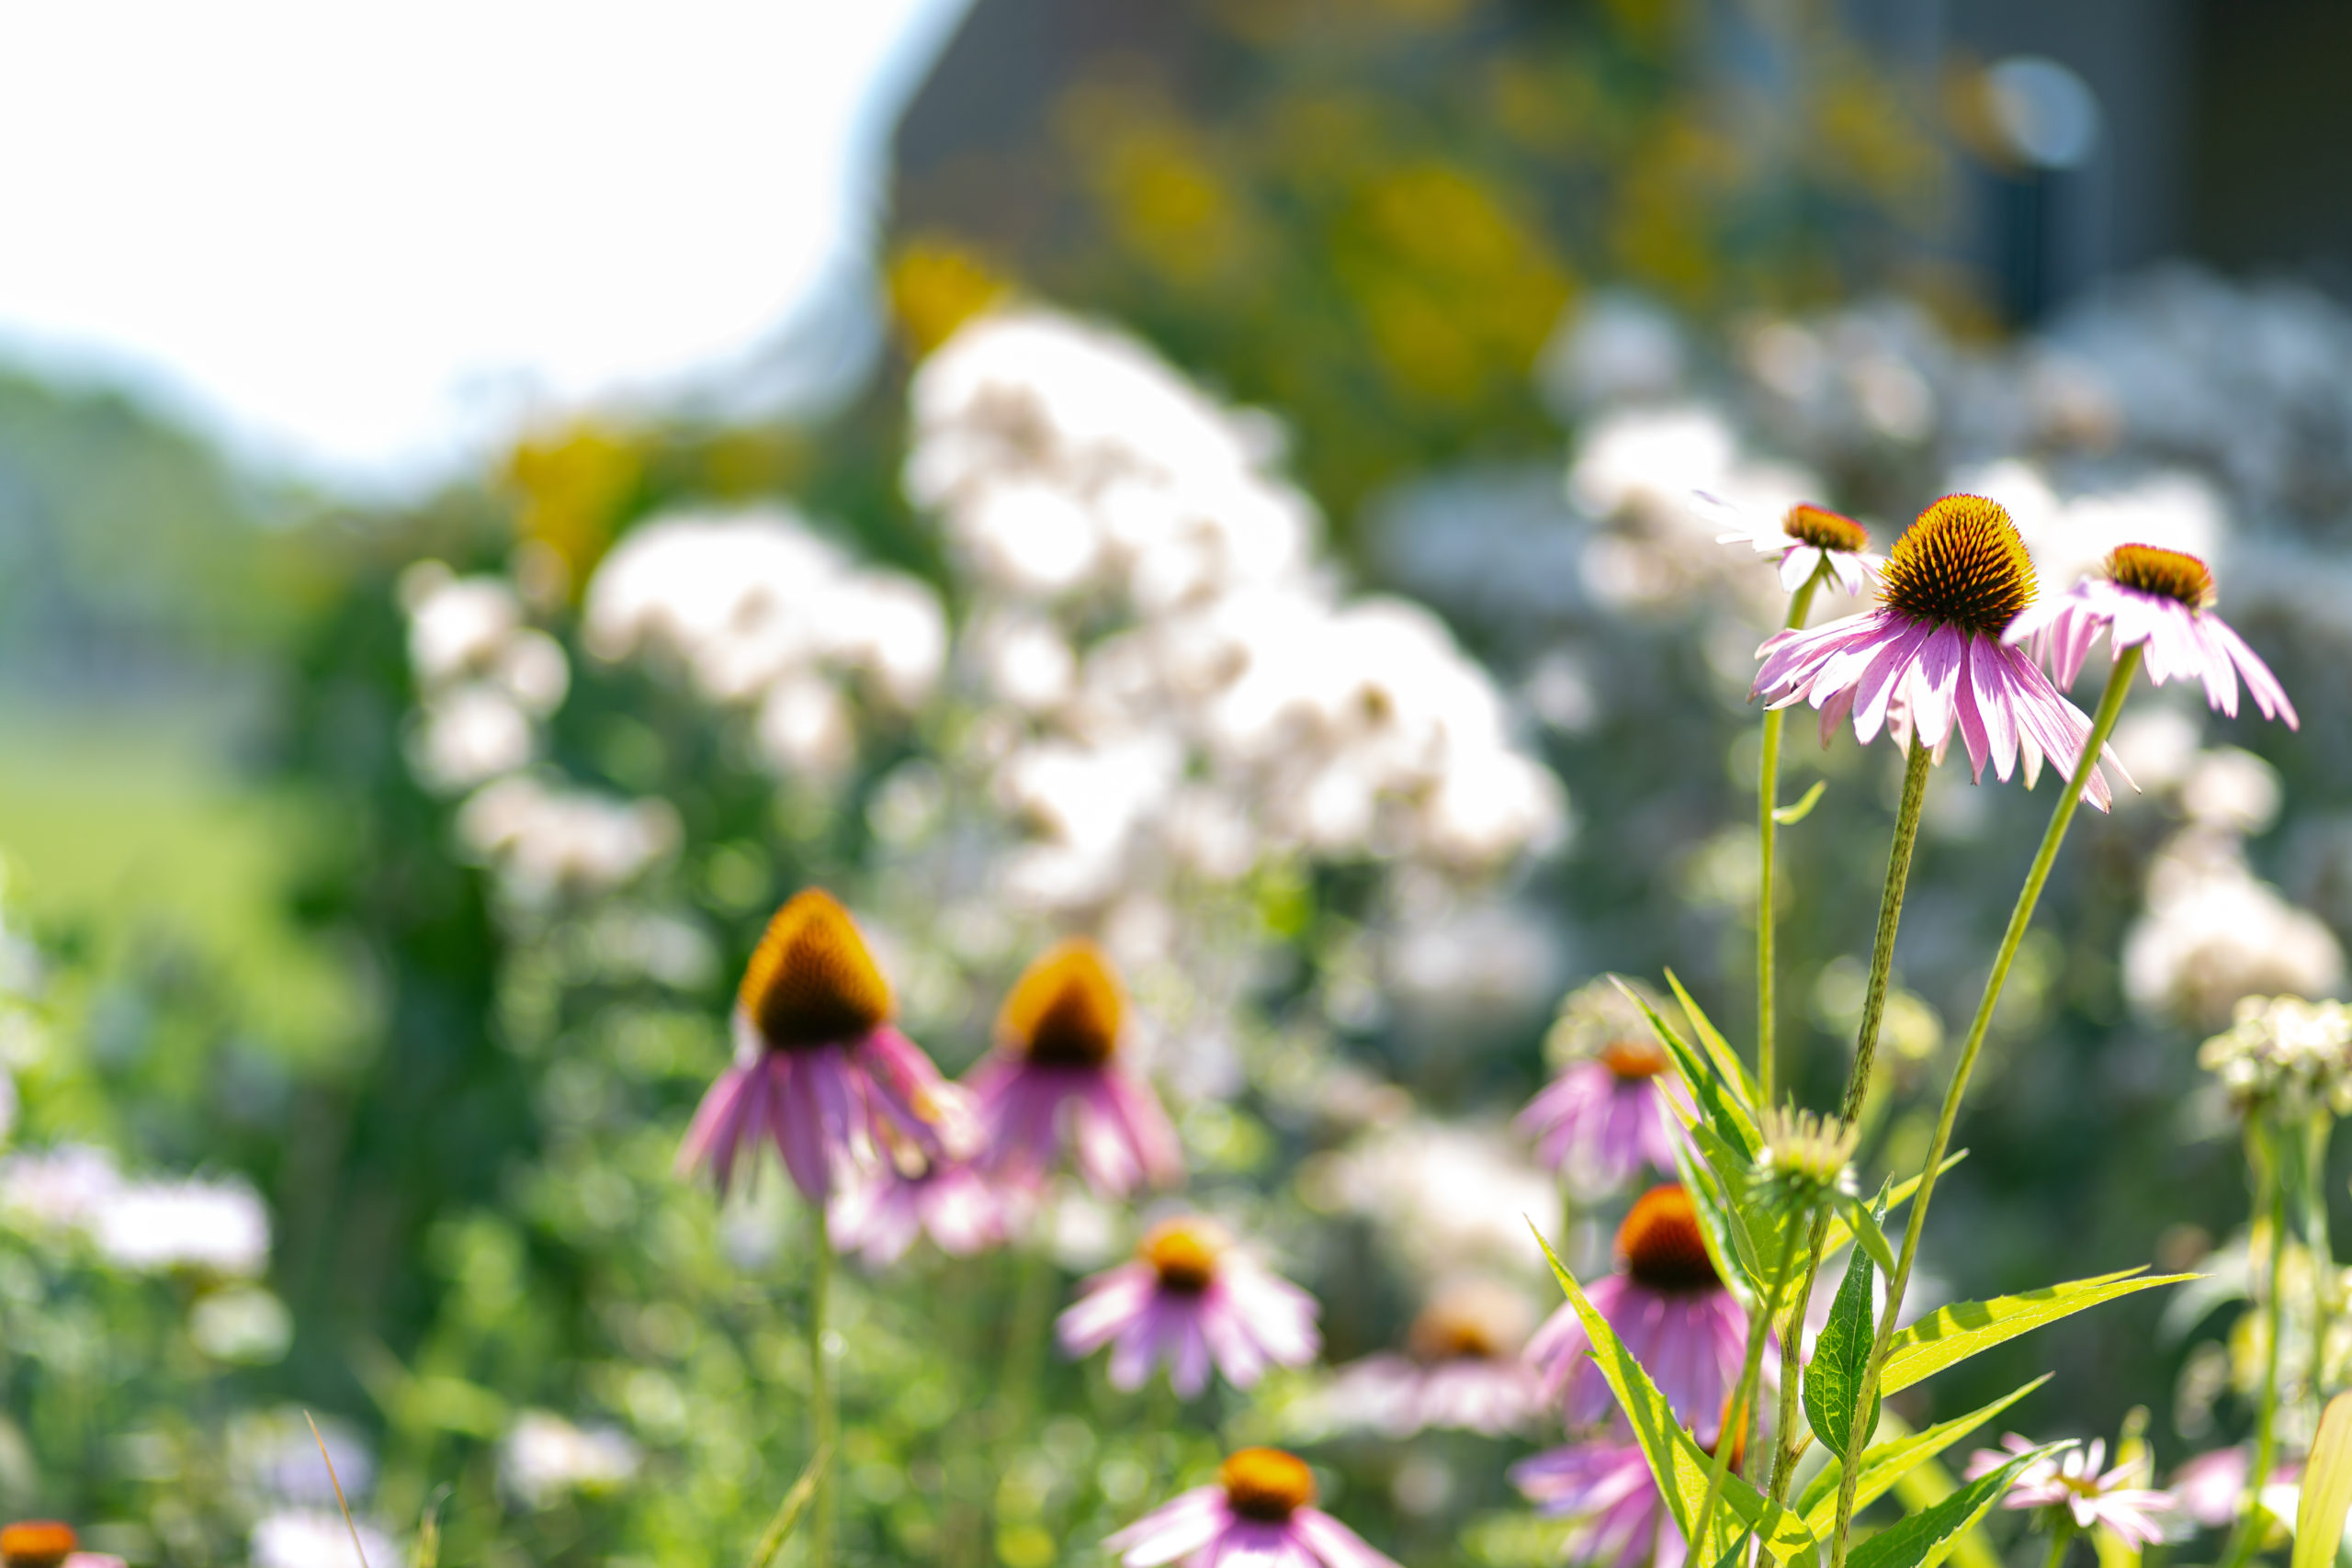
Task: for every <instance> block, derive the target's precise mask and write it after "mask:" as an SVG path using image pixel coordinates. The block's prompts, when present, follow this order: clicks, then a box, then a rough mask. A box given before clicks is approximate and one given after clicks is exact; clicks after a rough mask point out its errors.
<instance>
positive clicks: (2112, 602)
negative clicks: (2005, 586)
mask: <svg viewBox="0 0 2352 1568" xmlns="http://www.w3.org/2000/svg"><path fill="white" fill-rule="evenodd" d="M2212 604H2213V573H2212V572H2211V570H2209V569H2208V568H2207V567H2206V565H2205V563H2204V562H2203V561H2201V560H2199V559H2198V558H2196V557H2195V556H2191V555H2183V554H2182V553H2181V552H2180V551H2178V550H2164V549H2158V548H2156V547H2154V546H2153V545H2120V546H2118V547H2116V549H2115V550H2114V551H2113V552H2112V553H2111V554H2109V556H2108V558H2107V575H2106V576H2105V577H2094V578H2087V579H2086V580H2084V581H2081V582H2078V583H2076V584H2075V586H2074V587H2072V588H2069V589H2068V590H2066V592H2064V593H2061V594H2059V595H2058V596H2057V597H2055V598H2053V599H2048V600H2044V601H2043V602H2042V603H2041V604H2036V605H2034V606H2033V607H2032V608H2030V609H2029V610H2027V611H2025V612H2024V613H2023V614H2022V615H2018V618H2017V619H2016V620H2014V621H2012V622H2010V623H2009V628H2008V630H2007V631H2006V632H2004V633H2002V634H2001V637H2002V640H2003V641H2004V642H2008V643H2030V645H2031V647H2032V649H2033V656H2034V657H2035V658H2036V659H2039V660H2042V661H2044V662H2045V663H2047V664H2048V665H2049V666H2050V672H2051V674H2052V675H2054V676H2056V677H2057V680H2058V683H2059V684H2060V685H2061V686H2071V685H2073V684H2074V683H2075V677H2076V676H2078V675H2080V674H2081V673H2082V672H2083V660H2086V659H2087V658H2089V657H2090V651H2091V645H2092V644H2094V643H2096V642H2097V641H2098V634H2099V633H2100V632H2102V631H2103V632H2106V633H2107V634H2108V646H2109V649H2112V650H2116V651H2120V650H2121V649H2127V648H2144V649H2146V650H2147V652H2146V654H2145V656H2144V658H2145V668H2146V670H2147V671H2148V680H2149V681H2150V682H2152V683H2153V684H2155V685H2158V686H2161V685H2163V684H2164V683H2165V682H2167V681H2172V680H2195V681H2198V682H2201V683H2202V684H2203V685H2204V687H2205V701H2206V703H2207V704H2208V705H2210V706H2211V707H2213V708H2215V709H2217V710H2219V711H2220V712H2222V713H2224V714H2227V715H2228V716H2230V717H2232V718H2235V717H2236V716H2237V715H2238V677H2239V676H2241V675H2243V676H2245V687H2246V690H2247V691H2249V692H2251V693H2252V694H2254V700H2255V704H2256V706H2258V707H2260V708H2261V709H2262V716H2263V717H2265V718H2283V719H2285V720H2286V721H2287V728H2290V729H2296V728H2301V724H2302V720H2301V718H2299V717H2298V716H2296V713H2295V705H2294V704H2292V703H2290V702H2289V701H2288V700H2287V691H2286V688H2285V687H2283V686H2281V685H2279V684H2278V677H2277V676H2275V675H2273V674H2272V673H2271V672H2270V666H2268V665H2267V664H2265V663H2264V662H2263V661H2262V660H2261V657H2260V656H2259V655H2257V654H2256V652H2255V651H2254V649H2250V648H2248V647H2247V646H2246V645H2245V639H2244V638H2243V637H2239V636H2238V634H2237V633H2236V632H2234V631H2232V630H2231V629H2230V626H2229V624H2228V623H2227V622H2225V621H2223V620H2222V617H2221V616H2219V615H2215V614H2213V611H2212Z"/></svg>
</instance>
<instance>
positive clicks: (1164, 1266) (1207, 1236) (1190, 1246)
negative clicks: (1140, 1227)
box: [1136, 1218, 1225, 1295]
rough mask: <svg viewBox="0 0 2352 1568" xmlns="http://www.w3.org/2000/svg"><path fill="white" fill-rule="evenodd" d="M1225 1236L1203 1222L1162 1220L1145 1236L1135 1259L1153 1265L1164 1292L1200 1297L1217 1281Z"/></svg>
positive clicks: (1195, 1220) (1196, 1220) (1194, 1220)
mask: <svg viewBox="0 0 2352 1568" xmlns="http://www.w3.org/2000/svg"><path fill="white" fill-rule="evenodd" d="M1224 1250H1225V1237H1224V1235H1222V1234H1221V1233H1220V1232H1219V1231H1218V1230H1217V1228H1216V1226H1215V1225H1213V1224H1210V1223H1209V1222H1208V1221H1206V1220H1202V1219H1193V1218H1187V1219H1179V1220H1163V1221H1161V1222H1160V1223H1159V1224H1156V1225H1154V1226H1152V1227H1151V1229H1150V1230H1148V1231H1147V1232H1146V1233H1144V1238H1143V1245H1142V1246H1141V1247H1137V1248H1136V1257H1138V1258H1142V1259H1143V1260H1144V1261H1145V1262H1146V1263H1148V1264H1150V1265H1151V1269H1152V1272H1153V1273H1155V1274H1157V1275H1159V1285H1160V1288H1161V1289H1162V1290H1168V1291H1181V1292H1187V1293H1190V1294H1195V1295H1196V1294H1198V1293H1199V1292H1203V1291H1205V1290H1207V1289H1208V1288H1209V1285H1210V1284H1211V1282H1212V1281H1214V1280H1216V1260H1217V1255H1218V1254H1219V1253H1222V1252H1223V1251H1224Z"/></svg>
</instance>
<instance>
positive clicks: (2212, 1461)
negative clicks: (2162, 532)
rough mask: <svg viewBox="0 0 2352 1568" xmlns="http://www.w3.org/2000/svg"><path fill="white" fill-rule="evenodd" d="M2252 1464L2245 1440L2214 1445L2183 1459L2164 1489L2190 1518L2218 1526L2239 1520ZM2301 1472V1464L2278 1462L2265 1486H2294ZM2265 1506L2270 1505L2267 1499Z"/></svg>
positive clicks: (2290, 1508) (2288, 1509)
mask: <svg viewBox="0 0 2352 1568" xmlns="http://www.w3.org/2000/svg"><path fill="white" fill-rule="evenodd" d="M2253 1468H2254V1456H2253V1455H2252V1453H2250V1452H2249V1451H2248V1450H2247V1447H2246V1445H2245V1444H2244V1443H2239V1444H2237V1445H2235V1446H2234V1447H2232V1448H2226V1449H2211V1450H2207V1451H2205V1452H2204V1453H2201V1454H2199V1455H2197V1456H2196V1457H2195V1458H2194V1459H2188V1460H2183V1461H2181V1462H2180V1465H2179V1467H2178V1468H2177V1469H2176V1470H2174V1472H2172V1484H2171V1485H2169V1486H2167V1487H2165V1491H2166V1492H2168V1493H2170V1494H2171V1495H2172V1498H2173V1501H2174V1502H2175V1503H2176V1504H2177V1505H2178V1506H2179V1508H2180V1511H2181V1513H2182V1514H2183V1515H2185V1516H2186V1517H2188V1518H2189V1519H2190V1520H2191V1521H2193V1522H2194V1523H2197V1524H2199V1525H2203V1526H2205V1527H2206V1528H2207V1529H2219V1528H2220V1527H2221V1526H2222V1525H2226V1524H2231V1523H2233V1522H2234V1521H2235V1520H2236V1518H2237V1517H2238V1506H2239V1503H2240V1502H2241V1501H2242V1500H2243V1499H2244V1497H2245V1477H2246V1472H2248V1471H2249V1470H2251V1469H2253ZM2302 1473H2303V1472H2302V1467H2301V1465H2298V1464H2293V1463H2289V1464H2282V1465H2278V1466H2275V1467H2273V1468H2272V1470H2271V1472H2270V1480H2269V1482H2268V1483H2267V1485H2266V1486H2265V1487H2264V1490H2265V1491H2266V1492H2267V1491H2268V1490H2270V1489H2271V1488H2272V1487H2290V1486H2293V1485H2294V1484H2295V1483H2297V1482H2298V1481H2299V1480H2301V1477H2302ZM2264 1506H2266V1507H2267V1506H2270V1505H2269V1503H2268V1501H2267V1499H2266V1501H2265V1504H2264ZM2273 1511H2274V1512H2276V1511H2277V1510H2276V1509H2274V1510H2273ZM2285 1511H2286V1512H2287V1513H2290V1514H2291V1513H2293V1512H2294V1508H2293V1507H2292V1506H2289V1507H2288V1508H2287V1509H2286V1510H2285Z"/></svg>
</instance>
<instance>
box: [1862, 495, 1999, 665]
mask: <svg viewBox="0 0 2352 1568" xmlns="http://www.w3.org/2000/svg"><path fill="white" fill-rule="evenodd" d="M1880 581H1881V588H1880V592H1879V603H1880V604H1883V605H1884V606H1885V607H1886V608H1888V609H1890V610H1894V611H1897V612H1899V613H1901V614H1903V615H1908V616H1910V617H1911V618H1912V619H1913V620H1916V621H1929V622H1933V623H1935V624H1937V625H1939V626H1958V627H1960V628H1961V629H1962V630H1963V631H1969V632H1978V633H1982V634H1983V635H1984V636H1985V637H1999V636H2000V635H2001V633H2002V632H2003V631H2005V630H2007V628H2008V625H2009V623H2010V622H2011V621H2014V620H2016V619H2017V618H2018V614H2019V612H2021V611H2023V610H2024V609H2025V607H2026V606H2027V605H2028V604H2032V603H2033V592H2034V581H2033V557H2032V556H2030V555H2029V554H2028V553H2027V552H2026V547H2025V540H2024V538H2023V537H2022V536H2019V535H2018V525H2016V524H2015V523H2012V522H2011V521H2009V514H2008V513H2007V511H2005V510H2004V509H2003V508H2002V506H2001V504H2000V502H1995V501H1987V500H1985V498H1984V497H1983V496H1981V495H1948V496H1946V497H1944V498H1943V499H1942V500H1941V501H1939V502H1936V503H1935V504H1934V505H1933V506H1930V507H1928V510H1926V511H1925V512H1922V513H1919V519H1918V521H1917V522H1916V523H1914V524H1912V525H1911V526H1910V527H1908V528H1906V529H1905V530H1904V533H1903V536H1902V537H1901V538H1899V539H1897V540H1895V541H1894V549H1893V550H1892V551H1890V552H1889V553H1888V555H1887V558H1886V570H1885V571H1884V572H1883V574H1882V576H1881V580H1880Z"/></svg>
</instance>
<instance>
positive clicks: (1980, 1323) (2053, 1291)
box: [1879, 1269, 2197, 1393]
mask: <svg viewBox="0 0 2352 1568" xmlns="http://www.w3.org/2000/svg"><path fill="white" fill-rule="evenodd" d="M2139 1275H2140V1270H2139V1269H2124V1270H2122V1271H2121V1272H2120V1273H2115V1274H2101V1275H2098V1276H2096V1277H2094V1278H2092V1279H2088V1280H2069V1281H2067V1282H2066V1283H2065V1284H2063V1285H2050V1286H2047V1287H2045V1288H2043V1289H2041V1290H2039V1291H2029V1292H2026V1293H2025V1294H2023V1295H2021V1296H1996V1297H1994V1298H1993V1299H1992V1300H1991V1301H1989V1302H1960V1303H1955V1304H1953V1305H1951V1306H1948V1307H1941V1308H1939V1309H1938V1310H1937V1311H1935V1312H1933V1313H1931V1314H1928V1316H1926V1317H1924V1318H1921V1319H1920V1320H1919V1321H1918V1322H1917V1323H1915V1324H1913V1325H1911V1326H1910V1327H1908V1328H1905V1329H1902V1330H1899V1331H1898V1332H1897V1333H1896V1334H1895V1336H1894V1342H1893V1344H1891V1345H1890V1346H1889V1347H1888V1348H1887V1356H1886V1368H1885V1371H1883V1373H1882V1374H1881V1375H1880V1378H1879V1392H1880V1393H1894V1392H1895V1391H1896V1390H1898V1389H1905V1388H1909V1387H1910V1386H1911V1385H1912V1384H1913V1383H1915V1382H1920V1381H1922V1380H1923V1379H1926V1378H1930V1377H1933V1376H1934V1375H1935V1374H1936V1373H1938V1372H1939V1371H1943V1370H1944V1369H1945V1368H1946V1367H1949V1366H1951V1364H1952V1363H1953V1362H1955V1361H1962V1360H1966V1359H1968V1358H1969V1357H1971V1356H1973V1355H1974V1354H1976V1352H1977V1351H1979V1350H1985V1349H1989V1348H1992V1347H1993V1346H1996V1345H1999V1344H2002V1343H2003V1342H2005V1341H2007V1340H2010V1339H2014V1338H2016V1337H2018V1335H2020V1334H2026V1333H2030V1332H2031V1331H2032V1330H2034V1329H2037V1328H2040V1327H2041V1325H2044V1324H2046V1323H2055V1322H2057V1321H2058V1320H2059V1319H2060V1318H2062V1317H2070V1316H2072V1315H2073V1314H2075V1313H2078V1312H2080V1311H2082V1310H2083V1309H2084V1308H2085V1307H2092V1306H2097V1305H2098V1304H2099V1303H2101V1302H2110V1301H2113V1300H2115V1299H2116V1298H2117V1297H2118V1296H2128V1295H2130V1294H2131V1293H2132V1292H2134V1291H2148V1290H2154V1288H2155V1287H2156V1286H2158V1285H2177V1284H2178V1283H2180V1282H2181V1281H2182V1280H2194V1279H2196V1278H2197V1276H2196V1275H2194V1274H2158V1275H2153V1276H2150V1277H2147V1278H2140V1277H2139Z"/></svg>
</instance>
